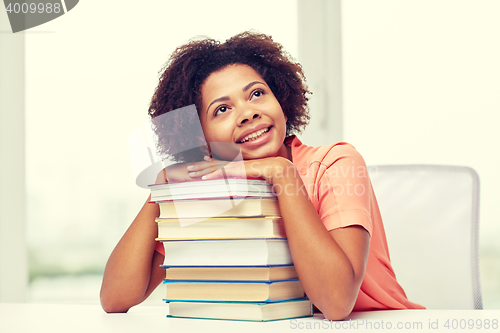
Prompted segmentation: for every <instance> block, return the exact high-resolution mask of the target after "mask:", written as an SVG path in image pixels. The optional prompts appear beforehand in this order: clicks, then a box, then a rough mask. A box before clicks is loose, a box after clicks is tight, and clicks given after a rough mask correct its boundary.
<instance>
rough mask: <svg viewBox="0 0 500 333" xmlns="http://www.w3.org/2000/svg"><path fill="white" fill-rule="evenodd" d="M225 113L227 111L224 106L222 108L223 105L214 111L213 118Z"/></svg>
mask: <svg viewBox="0 0 500 333" xmlns="http://www.w3.org/2000/svg"><path fill="white" fill-rule="evenodd" d="M226 111H227V107H226V106H224V105H222V106H219V107H218V108H217V109H215V111H214V116H216V117H217V116H218V115H219V114H222V113H224V112H226Z"/></svg>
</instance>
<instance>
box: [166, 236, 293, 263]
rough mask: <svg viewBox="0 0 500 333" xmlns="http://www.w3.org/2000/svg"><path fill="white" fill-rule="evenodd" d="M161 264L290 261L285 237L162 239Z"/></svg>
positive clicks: (290, 257)
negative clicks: (163, 257) (162, 254)
mask: <svg viewBox="0 0 500 333" xmlns="http://www.w3.org/2000/svg"><path fill="white" fill-rule="evenodd" d="M162 243H163V246H164V248H165V260H164V262H163V265H164V266H168V267H171V266H278V265H292V264H293V262H292V256H291V255H290V249H289V247H288V241H287V240H286V239H280V238H276V239H272V238H271V239H269V238H266V239H225V240H183V241H177V240H176V241H162Z"/></svg>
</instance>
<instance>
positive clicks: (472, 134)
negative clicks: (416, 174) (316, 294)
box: [342, 0, 500, 306]
mask: <svg viewBox="0 0 500 333" xmlns="http://www.w3.org/2000/svg"><path fill="white" fill-rule="evenodd" d="M499 13H500V2H499V1H496V0H489V1H487V0H480V1H465V0H462V1H457V0H439V1H435V0H432V1H431V0H425V1H424V0H420V1H400V0H392V1H390V0H378V1H370V0H349V1H343V2H342V49H343V53H342V60H343V89H344V95H343V97H344V139H345V140H346V141H348V142H351V143H353V144H354V146H355V147H357V148H358V150H359V151H360V152H361V153H362V154H363V156H364V157H365V160H366V161H367V163H368V164H408V163H429V164H453V165H466V166H470V167H472V168H474V169H475V170H476V171H477V172H478V173H479V176H480V181H481V199H480V205H481V208H480V251H481V254H482V260H483V259H485V261H484V262H485V263H486V262H487V260H488V258H487V257H491V256H494V258H495V260H496V264H495V266H494V267H490V268H488V270H487V271H483V272H482V275H483V276H486V275H488V274H492V272H494V273H495V274H496V275H495V276H494V278H495V281H496V282H495V284H496V285H498V272H500V269H499V268H500V265H499V263H500V260H499V259H500V245H499V244H500V243H499V242H498V238H499V236H500V223H499V220H500V210H499V209H498V200H499V195H498V188H500V173H499V172H498V167H499V165H500V153H499V148H498V147H499V146H500V134H499V131H498V127H499V125H500V61H499V59H500V43H499V40H500V20H499V19H498V17H499ZM429 232H432V230H430V231H429ZM423 241H424V240H423ZM485 284H487V283H485ZM483 292H484V290H483ZM496 292H497V295H496V297H497V298H498V297H499V296H500V292H499V290H498V287H497V289H496ZM488 293H489V294H488V295H486V297H491V296H492V295H491V293H492V291H488ZM496 302H497V306H498V304H499V303H498V301H496Z"/></svg>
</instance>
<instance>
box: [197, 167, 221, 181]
mask: <svg viewBox="0 0 500 333" xmlns="http://www.w3.org/2000/svg"><path fill="white" fill-rule="evenodd" d="M222 170H223V169H218V170H215V171H214V172H209V173H207V174H206V175H204V176H203V177H201V179H203V180H210V179H219V178H222V176H223V174H222Z"/></svg>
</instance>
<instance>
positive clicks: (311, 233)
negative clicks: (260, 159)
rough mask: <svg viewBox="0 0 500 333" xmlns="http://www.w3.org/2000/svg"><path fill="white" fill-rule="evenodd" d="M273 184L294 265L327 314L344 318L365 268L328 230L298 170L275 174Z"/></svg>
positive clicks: (306, 289) (352, 304)
mask: <svg viewBox="0 0 500 333" xmlns="http://www.w3.org/2000/svg"><path fill="white" fill-rule="evenodd" d="M273 184H275V187H276V188H277V190H278V191H277V192H278V199H279V205H280V210H281V212H282V216H283V219H284V221H285V229H286V234H287V238H288V241H289V246H290V251H291V254H292V258H293V261H294V265H295V267H296V270H297V273H298V276H299V278H300V281H301V283H302V285H303V287H304V290H305V292H306V294H307V295H308V297H309V298H310V299H311V300H312V301H313V303H314V304H315V305H316V306H317V307H318V308H319V309H321V310H322V312H323V313H324V314H325V316H327V318H329V319H343V318H344V317H345V316H346V315H348V314H349V313H350V312H351V310H352V308H353V306H354V303H355V300H356V297H357V294H358V291H359V287H360V285H361V280H362V275H363V273H364V270H363V271H362V272H359V270H355V269H354V267H353V266H352V264H351V262H350V260H349V258H348V257H347V256H346V254H345V253H344V251H343V250H342V248H341V247H340V246H339V244H338V243H337V242H336V241H335V239H334V238H333V237H332V236H331V235H330V233H329V232H328V231H327V230H326V228H325V227H324V225H323V223H322V221H321V219H320V217H319V216H318V213H317V212H316V209H315V208H314V206H313V204H312V203H311V201H310V200H309V198H308V195H307V192H306V191H305V188H303V182H302V180H301V178H300V176H299V175H298V173H296V172H289V173H287V174H284V175H282V176H281V177H274V178H273ZM280 189H281V190H280ZM301 189H302V190H301Z"/></svg>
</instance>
